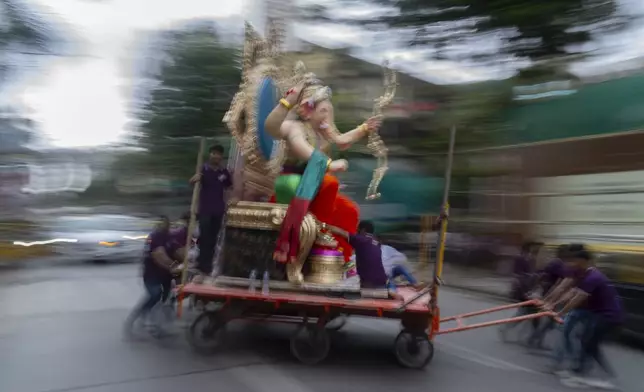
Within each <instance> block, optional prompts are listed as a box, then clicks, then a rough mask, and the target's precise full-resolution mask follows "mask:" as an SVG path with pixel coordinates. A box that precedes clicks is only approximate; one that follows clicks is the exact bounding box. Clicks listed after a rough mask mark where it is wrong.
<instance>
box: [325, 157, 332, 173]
mask: <svg viewBox="0 0 644 392" xmlns="http://www.w3.org/2000/svg"><path fill="white" fill-rule="evenodd" d="M331 163H333V159H331V158H329V159H328V160H327V161H326V171H327V172H328V171H329V169H330V168H331Z"/></svg>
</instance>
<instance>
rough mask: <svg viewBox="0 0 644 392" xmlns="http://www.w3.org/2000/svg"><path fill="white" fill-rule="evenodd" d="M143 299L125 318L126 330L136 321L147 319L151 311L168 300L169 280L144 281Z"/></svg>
mask: <svg viewBox="0 0 644 392" xmlns="http://www.w3.org/2000/svg"><path fill="white" fill-rule="evenodd" d="M143 284H144V286H145V297H143V299H142V300H141V301H140V302H139V304H138V305H137V306H136V307H135V308H134V310H133V311H132V313H130V315H129V316H128V318H127V323H126V324H127V325H126V327H127V328H131V327H132V326H133V325H134V323H135V322H136V321H137V320H138V319H141V318H143V319H147V318H148V317H149V316H150V314H151V312H152V309H154V307H155V306H156V305H157V304H160V303H162V302H164V301H165V300H167V299H168V296H169V294H170V290H171V281H170V280H167V281H166V280H165V279H164V280H157V279H145V280H144V281H143Z"/></svg>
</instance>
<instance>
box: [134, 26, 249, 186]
mask: <svg viewBox="0 0 644 392" xmlns="http://www.w3.org/2000/svg"><path fill="white" fill-rule="evenodd" d="M165 38H166V39H165V42H166V44H167V46H166V49H165V50H164V54H165V56H166V59H165V60H164V61H163V64H162V65H161V67H160V71H159V73H158V75H157V76H156V79H157V80H158V85H157V86H156V87H155V88H153V89H152V91H151V92H150V95H149V99H148V100H147V102H146V103H145V105H144V107H143V110H142V112H141V113H140V117H141V118H142V120H143V125H142V127H141V130H142V138H143V144H144V145H145V146H146V147H148V148H149V149H150V151H151V153H152V154H151V156H153V157H154V158H153V159H155V160H157V163H158V159H159V157H163V162H164V164H163V165H162V166H159V165H157V168H158V170H160V171H164V172H165V174H170V173H172V174H177V175H179V174H180V175H185V174H186V173H187V172H191V171H193V170H194V159H195V156H196V153H197V151H196V150H197V147H196V146H197V145H198V141H196V140H194V139H192V141H190V140H191V138H192V137H194V136H206V137H211V138H212V137H217V136H223V135H225V136H228V131H227V130H226V129H225V127H224V124H223V123H222V119H223V117H224V114H225V113H226V111H227V110H228V107H229V105H230V101H231V99H232V97H233V95H234V93H235V92H236V91H237V89H238V87H239V83H240V80H241V71H240V67H239V60H240V52H239V50H238V49H237V48H233V47H229V46H227V45H225V44H223V43H222V42H221V41H220V40H219V38H218V36H217V33H216V31H215V29H214V27H213V26H212V23H206V22H204V23H196V24H192V25H191V27H190V28H189V29H186V30H181V31H172V32H168V33H167V34H166V37H165ZM173 140H174V141H173ZM152 166H154V165H152Z"/></svg>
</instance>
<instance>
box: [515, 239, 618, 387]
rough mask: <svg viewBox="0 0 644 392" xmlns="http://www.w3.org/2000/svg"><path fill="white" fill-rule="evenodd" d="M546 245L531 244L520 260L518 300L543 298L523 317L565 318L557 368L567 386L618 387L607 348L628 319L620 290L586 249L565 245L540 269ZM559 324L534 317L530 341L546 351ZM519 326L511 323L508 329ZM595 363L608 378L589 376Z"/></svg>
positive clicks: (522, 310)
mask: <svg viewBox="0 0 644 392" xmlns="http://www.w3.org/2000/svg"><path fill="white" fill-rule="evenodd" d="M542 247H543V244H541V243H537V242H529V243H526V244H525V245H524V246H523V247H522V250H521V255H520V256H518V257H517V258H516V259H515V263H514V280H513V284H512V290H511V297H512V299H514V300H516V301H520V302H524V301H528V300H531V299H541V300H540V301H538V302H537V303H540V305H539V306H534V305H530V306H525V307H522V308H520V309H519V311H518V314H517V315H518V316H522V315H527V314H530V313H535V312H539V311H543V310H546V311H552V312H556V313H557V315H558V316H559V317H561V319H563V326H562V327H561V331H562V333H561V339H560V340H559V341H558V343H557V345H556V346H555V347H554V349H555V350H554V361H553V366H552V369H551V370H552V372H553V373H555V374H556V375H558V376H559V377H560V378H561V381H562V383H564V384H565V385H568V386H571V387H579V386H591V387H595V388H602V389H614V388H615V384H616V380H615V371H614V369H613V367H612V366H611V365H610V363H609V362H608V360H607V358H606V356H605V355H604V354H603V351H602V349H601V345H602V344H603V343H604V342H605V340H606V339H607V338H608V337H609V336H610V335H611V334H612V333H613V332H615V331H616V330H617V329H618V328H619V326H620V324H621V323H622V322H623V321H624V312H623V309H622V305H621V301H620V298H619V296H618V294H617V291H616V290H615V288H614V287H613V285H612V283H611V281H610V280H609V279H608V278H607V277H606V275H604V274H603V273H602V272H601V271H600V270H599V269H597V267H596V266H595V265H594V263H593V257H592V254H591V252H590V251H589V250H588V249H587V247H586V246H585V245H583V244H566V245H561V246H560V247H559V248H558V249H557V252H556V255H555V257H554V258H553V259H552V260H550V261H549V262H548V263H547V264H546V265H545V267H543V268H537V262H536V259H537V255H538V254H539V252H540V250H541V249H542ZM555 325H556V324H555V322H554V319H537V318H535V319H533V320H532V332H531V334H530V336H529V338H528V342H527V343H528V344H529V345H531V346H533V347H542V346H543V342H544V337H545V336H546V334H547V332H548V331H550V330H552V329H554V328H555ZM516 326H517V324H508V325H507V326H505V327H504V328H506V329H512V328H516ZM577 329H581V331H582V332H581V334H579V335H577V334H574V335H573V331H575V330H577ZM575 337H577V338H575ZM592 361H594V362H596V363H597V364H598V365H599V366H600V368H601V370H603V372H604V374H605V378H602V379H591V378H589V377H588V375H589V371H590V368H591V363H592Z"/></svg>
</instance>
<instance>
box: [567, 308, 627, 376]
mask: <svg viewBox="0 0 644 392" xmlns="http://www.w3.org/2000/svg"><path fill="white" fill-rule="evenodd" d="M589 319H590V320H591V323H590V325H589V326H588V327H587V328H586V330H585V331H584V334H583V337H582V344H581V355H580V358H579V364H578V366H577V367H576V368H575V369H574V370H575V372H576V373H579V374H584V373H586V371H587V370H588V361H589V360H590V359H594V360H595V361H596V362H597V364H598V365H599V366H600V367H601V368H602V369H603V370H604V371H605V372H606V374H608V375H609V376H611V377H614V376H615V371H614V370H613V367H612V366H611V365H610V364H609V363H608V360H607V359H606V357H605V356H604V353H603V351H602V350H601V344H602V343H603V342H604V340H606V338H607V337H608V336H609V335H610V333H611V332H613V331H614V330H615V329H617V327H618V324H617V323H614V322H612V321H610V320H607V319H606V318H605V317H602V316H599V315H592V317H591V318H589Z"/></svg>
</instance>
